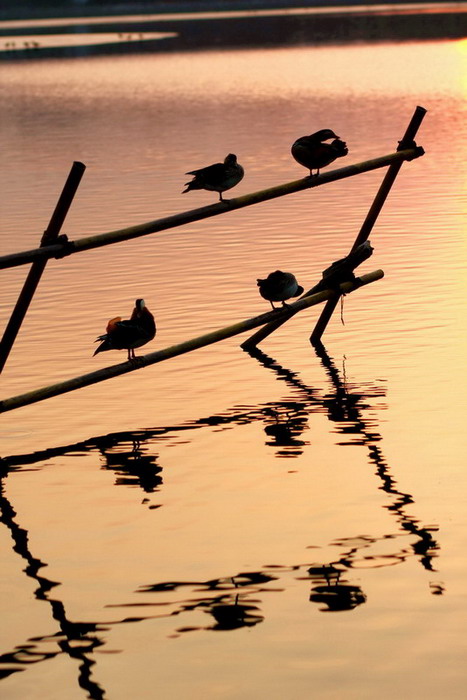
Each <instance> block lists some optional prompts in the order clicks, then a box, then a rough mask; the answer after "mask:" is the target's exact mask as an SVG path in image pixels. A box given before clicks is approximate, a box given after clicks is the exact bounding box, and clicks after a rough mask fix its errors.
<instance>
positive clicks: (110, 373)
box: [0, 270, 384, 413]
mask: <svg viewBox="0 0 467 700" xmlns="http://www.w3.org/2000/svg"><path fill="white" fill-rule="evenodd" d="M383 276H384V273H383V271H382V270H375V271H374V272H370V273H368V274H366V275H363V276H362V277H359V278H356V279H355V280H353V281H352V282H344V283H343V284H341V285H340V290H341V292H342V293H343V294H349V293H350V292H352V291H354V290H355V289H358V288H359V287H362V286H364V285H366V284H370V283H371V282H376V280H379V279H381V278H382V277H383ZM332 294H334V291H333V290H330V289H324V290H323V291H321V292H318V293H317V294H313V295H310V296H308V297H305V298H302V299H299V300H298V301H296V302H294V303H293V304H290V306H289V308H290V309H291V310H292V311H293V312H294V313H297V312H298V311H301V310H302V309H306V308H308V307H309V306H315V305H316V304H320V303H321V302H323V301H326V300H327V299H329V297H330V296H331V295H332ZM288 313H289V312H288V310H286V311H285V312H284V311H282V310H279V309H278V310H276V311H268V312H267V313H264V314H261V315H260V316H254V317H253V318H249V319H247V320H246V321H240V322H238V323H234V324H233V325H231V326H226V327H225V328H221V329H218V330H216V331H212V332H211V333H206V334H205V335H200V336H198V337H197V338H192V339H191V340H186V341H184V342H183V343H179V344H177V345H172V346H170V347H168V348H164V349H163V350H156V351H155V352H151V353H149V354H147V355H142V356H141V357H138V358H137V362H135V361H133V362H131V361H129V362H122V363H120V364H118V365H111V366H110V367H104V368H103V369H98V370H96V371H95V372H90V373H89V374H84V375H82V376H80V377H74V378H73V379H67V380H65V381H63V382H59V383H58V384H52V385H51V386H46V387H43V388H42V389H35V390H34V391H30V392H28V393H26V394H21V395H19V396H13V397H11V398H9V399H5V400H3V401H0V413H5V412H6V411H12V410H13V409H15V408H20V407H22V406H28V405H29V404H32V403H36V402H38V401H43V400H44V399H49V398H51V397H52V396H59V395H60V394H66V393H67V392H69V391H74V390H75V389H81V388H82V387H85V386H90V385H91V384H97V383H98V382H102V381H104V380H105V379H110V378H112V377H117V376H119V375H121V374H127V373H128V372H134V371H135V370H137V369H140V368H141V367H146V366H148V365H153V364H156V363H158V362H163V361H164V360H168V359H170V358H172V357H177V356H178V355H184V354H185V353H187V352H192V351H193V350H197V349H198V348H203V347H206V346H207V345H212V344H213V343H218V342H219V341H221V340H225V339H226V338H231V337H232V336H235V335H239V334H240V333H244V332H245V331H249V330H251V329H252V328H257V327H258V326H261V325H263V324H264V323H268V322H269V321H270V320H271V319H273V318H278V317H281V316H284V315H288Z"/></svg>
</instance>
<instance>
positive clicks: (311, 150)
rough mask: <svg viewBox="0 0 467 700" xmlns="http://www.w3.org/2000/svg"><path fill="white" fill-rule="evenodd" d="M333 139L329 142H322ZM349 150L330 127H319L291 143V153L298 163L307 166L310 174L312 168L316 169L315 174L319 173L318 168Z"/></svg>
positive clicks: (344, 154)
mask: <svg viewBox="0 0 467 700" xmlns="http://www.w3.org/2000/svg"><path fill="white" fill-rule="evenodd" d="M329 139H334V140H333V141H332V142H331V143H324V142H325V141H329ZM348 152H349V150H348V148H347V144H346V143H345V142H344V141H341V140H340V138H339V137H338V136H336V134H335V133H334V132H333V131H331V129H321V130H320V131H317V132H316V133H315V134H311V135H310V136H301V137H300V138H299V139H297V140H296V141H295V143H294V144H293V145H292V155H293V157H294V158H295V160H296V161H297V163H300V165H303V167H304V168H308V169H309V171H310V175H313V170H317V173H316V175H319V171H320V168H324V167H325V166H326V165H329V164H330V163H332V162H333V161H334V160H336V158H342V156H346V155H347V153H348Z"/></svg>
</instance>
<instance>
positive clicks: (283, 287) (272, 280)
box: [256, 270, 303, 311]
mask: <svg viewBox="0 0 467 700" xmlns="http://www.w3.org/2000/svg"><path fill="white" fill-rule="evenodd" d="M256 282H257V284H258V287H259V293H260V294H261V296H262V297H263V299H267V300H268V301H269V302H270V303H271V306H272V308H273V310H274V311H275V310H276V307H275V306H274V304H273V302H274V301H281V302H282V306H287V304H286V303H285V302H286V300H287V299H291V298H292V297H298V296H300V294H303V287H301V286H300V285H299V284H298V282H297V280H296V279H295V275H293V274H292V273H291V272H282V271H281V270H276V271H275V272H271V273H270V274H269V275H268V276H267V277H266V279H265V280H256Z"/></svg>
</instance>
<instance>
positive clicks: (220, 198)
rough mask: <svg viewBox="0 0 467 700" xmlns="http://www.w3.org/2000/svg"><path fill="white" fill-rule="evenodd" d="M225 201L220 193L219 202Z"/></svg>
mask: <svg viewBox="0 0 467 700" xmlns="http://www.w3.org/2000/svg"><path fill="white" fill-rule="evenodd" d="M223 201H224V199H223V197H222V192H219V202H223Z"/></svg>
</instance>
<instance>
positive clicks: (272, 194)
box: [0, 107, 426, 413]
mask: <svg viewBox="0 0 467 700" xmlns="http://www.w3.org/2000/svg"><path fill="white" fill-rule="evenodd" d="M425 114H426V110H425V109H424V108H423V107H417V108H416V109H415V111H414V114H413V116H412V119H411V121H410V123H409V125H408V127H407V129H406V132H405V134H404V136H403V137H402V139H401V141H400V142H399V146H398V149H397V150H396V151H395V152H394V153H390V154H388V155H386V156H381V157H379V158H374V159H372V160H367V161H364V162H361V163H356V164H353V165H349V166H347V167H344V168H339V169H336V170H332V171H329V172H328V173H325V174H323V175H319V176H318V177H305V178H302V179H300V180H295V181H293V182H289V183H285V184H282V185H278V186H276V187H272V188H269V189H266V190H261V191H259V192H254V193H252V194H247V195H244V196H242V197H237V198H234V199H231V200H228V201H224V202H218V203H216V204H212V205H210V206H206V207H201V208H198V209H193V210H191V211H187V212H182V213H180V214H175V215H172V216H168V217H165V218H162V219H157V220H155V221H150V222H148V223H145V224H140V225H138V226H132V227H129V228H125V229H119V230H116V231H109V232H107V233H102V234H98V235H95V236H88V237H85V238H78V239H76V240H74V241H70V240H69V239H68V238H67V236H64V235H60V230H61V227H62V225H63V222H64V220H65V217H66V215H67V213H68V210H69V208H70V206H71V203H72V201H73V198H74V196H75V194H76V191H77V189H78V186H79V183H80V181H81V178H82V176H83V173H84V170H85V166H84V165H83V164H82V163H78V162H76V163H74V164H73V166H72V168H71V171H70V174H69V176H68V179H67V181H66V183H65V186H64V188H63V191H62V193H61V195H60V198H59V201H58V203H57V206H56V208H55V211H54V213H53V215H52V218H51V220H50V223H49V226H48V228H47V230H46V231H45V233H44V235H43V237H42V239H41V245H40V247H39V248H36V249H33V250H29V251H23V252H20V253H14V254H10V255H5V256H2V257H0V269H4V268H9V267H15V266H18V265H24V264H28V263H32V265H31V269H30V271H29V274H28V276H27V278H26V281H25V283H24V286H23V289H22V291H21V293H20V295H19V298H18V301H17V303H16V305H15V308H14V310H13V313H12V315H11V318H10V321H9V322H8V324H7V327H6V329H5V332H4V335H3V338H2V340H1V341H0V372H1V371H2V370H3V367H4V366H5V363H6V361H7V359H8V356H9V354H10V351H11V349H12V347H13V344H14V342H15V340H16V337H17V335H18V332H19V330H20V328H21V324H22V322H23V320H24V317H25V315H26V313H27V310H28V308H29V304H30V303H31V300H32V298H33V295H34V293H35V290H36V289H37V286H38V284H39V281H40V279H41V276H42V274H43V272H44V270H45V266H46V264H47V262H48V260H49V259H50V258H62V257H65V256H68V255H73V254H76V253H79V252H82V251H85V250H91V249H94V248H99V247H102V246H105V245H111V244H113V243H118V242H121V241H127V240H132V239H135V238H139V237H141V236H146V235H148V234H151V233H157V232H159V231H165V230H167V229H170V228H174V227H177V226H182V225H184V224H187V223H191V222H193V221H200V220H202V219H206V218H209V217H212V216H217V215H219V214H225V213H227V212H230V211H234V210H235V209H240V208H243V207H246V206H250V205H252V204H257V203H259V202H265V201H268V200H270V199H275V198H277V197H282V196H284V195H287V194H292V193H294V192H300V191H302V190H305V189H310V188H314V187H318V186H320V185H324V184H327V183H329V182H335V181H337V180H341V179H344V178H347V177H351V176H353V175H358V174H361V173H364V172H369V171H371V170H376V169H378V168H382V167H386V166H389V167H388V170H387V172H386V174H385V177H384V179H383V181H382V183H381V186H380V188H379V190H378V192H377V194H376V196H375V199H374V201H373V204H372V205H371V207H370V210H369V212H368V214H367V216H366V218H365V220H364V222H363V224H362V227H361V229H360V231H359V233H358V235H357V237H356V239H355V242H354V244H353V246H352V248H351V251H350V254H352V253H353V252H354V251H355V250H356V249H357V248H358V247H359V246H360V245H361V244H362V243H364V242H365V241H367V240H368V237H369V235H370V232H371V231H372V229H373V226H374V224H375V222H376V220H377V218H378V216H379V213H380V212H381V209H382V207H383V205H384V203H385V201H386V199H387V196H388V194H389V192H390V190H391V187H392V185H393V184H394V181H395V179H396V177H397V175H398V173H399V171H400V168H401V167H402V163H403V162H404V161H409V160H413V159H415V158H419V157H420V156H422V155H423V154H424V151H423V149H422V148H420V147H418V146H417V145H416V144H415V141H414V139H415V135H416V134H417V131H418V129H419V127H420V125H421V123H422V121H423V118H424V116H425ZM382 276H383V272H382V271H381V270H376V271H375V272H372V273H369V274H367V275H365V276H363V277H361V278H356V279H354V280H352V281H345V282H343V283H342V284H335V285H333V287H331V288H329V289H324V290H321V291H317V289H316V287H317V285H315V286H314V287H312V288H311V289H310V290H308V291H307V292H306V293H305V294H304V295H303V296H302V297H301V298H300V299H299V300H298V301H296V302H295V303H293V304H290V305H289V307H288V308H287V309H285V310H283V309H281V310H276V311H271V312H268V313H265V314H261V315H260V316H256V317H254V318H250V319H246V320H245V321H240V322H239V323H236V324H233V325H231V326H228V327H226V328H222V329H219V330H217V331H214V332H212V333H207V334H205V335H203V336H199V337H197V338H193V339H191V340H188V341H184V342H182V343H179V344H177V345H174V346H171V347H169V348H165V349H163V350H158V351H156V352H153V353H149V354H147V355H144V356H142V357H139V358H138V361H137V362H125V363H121V364H117V365H113V366H110V367H106V368H103V369H100V370H97V371H95V372H91V373H88V374H85V375H82V376H80V377H75V378H72V379H69V380H66V381H64V382H60V383H58V384H54V385H50V386H47V387H43V388H41V389H36V390H33V391H30V392H27V393H25V394H22V395H19V396H15V397H11V398H8V399H4V400H3V401H0V413H2V412H6V411H10V410H13V409H15V408H19V407H21V406H26V405H29V404H32V403H35V402H37V401H42V400H44V399H47V398H50V397H52V396H57V395H59V394H63V393H67V392H69V391H74V390H76V389H79V388H82V387H84V386H89V385H90V384H95V383H97V382H100V381H104V380H106V379H109V378H111V377H115V376H118V375H120V374H126V373H128V372H132V371H135V370H137V369H140V368H141V367H145V366H148V365H150V364H155V363H157V362H162V361H164V360H167V359H169V358H171V357H175V356H177V355H181V354H184V353H187V352H191V351H193V350H196V349H198V348H200V347H204V346H206V345H211V344H213V343H217V342H219V341H221V340H224V339H225V338H229V337H232V336H235V335H238V334H240V333H244V332H245V331H248V330H251V329H253V328H257V327H259V326H262V328H260V330H259V331H257V332H256V333H255V334H254V335H253V336H251V337H250V338H248V339H247V340H246V341H245V342H244V343H243V344H242V348H243V349H251V348H253V347H256V345H257V344H258V343H259V342H260V341H261V340H263V339H264V338H266V337H267V336H268V335H270V334H271V333H272V332H273V331H274V330H276V329H277V328H279V327H280V326H282V325H283V324H284V323H285V322H286V321H288V320H289V319H290V318H291V317H292V316H293V315H295V314H296V313H298V312H299V311H301V310H303V309H305V308H308V307H310V306H314V305H316V304H319V303H322V302H326V304H325V307H324V309H323V312H322V314H321V316H320V318H319V320H318V322H317V324H316V327H315V329H314V330H313V332H312V334H311V337H310V340H311V342H312V344H316V343H319V342H320V341H321V337H322V335H323V333H324V330H325V329H326V326H327V324H328V322H329V320H330V318H331V316H332V314H333V312H334V309H335V308H336V305H337V303H338V301H339V298H340V297H341V295H342V294H348V293H349V292H351V291H354V290H355V289H357V288H358V287H360V286H363V285H365V284H370V283H371V282H374V281H376V280H378V279H381V277H382Z"/></svg>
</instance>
